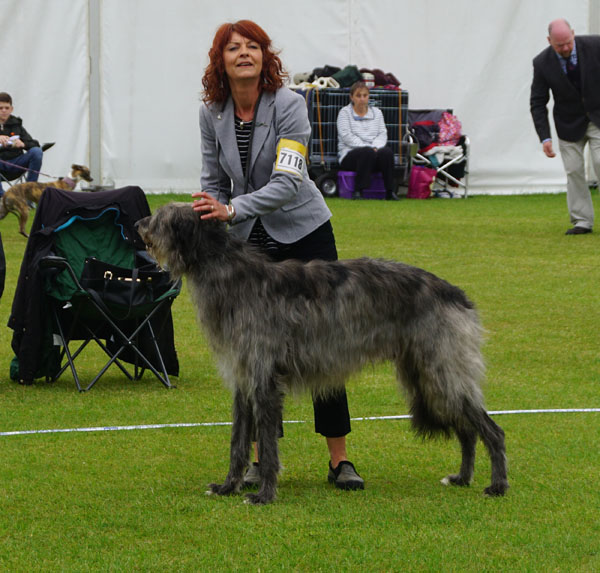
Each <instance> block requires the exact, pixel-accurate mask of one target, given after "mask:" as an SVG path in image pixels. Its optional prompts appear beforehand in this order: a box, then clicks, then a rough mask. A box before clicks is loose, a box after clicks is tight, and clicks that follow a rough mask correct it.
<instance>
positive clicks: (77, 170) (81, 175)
mask: <svg viewBox="0 0 600 573" xmlns="http://www.w3.org/2000/svg"><path fill="white" fill-rule="evenodd" d="M71 179H73V181H80V180H81V179H84V180H85V181H93V179H92V176H91V175H90V170H89V168H88V167H86V166H85V165H77V163H73V165H71Z"/></svg>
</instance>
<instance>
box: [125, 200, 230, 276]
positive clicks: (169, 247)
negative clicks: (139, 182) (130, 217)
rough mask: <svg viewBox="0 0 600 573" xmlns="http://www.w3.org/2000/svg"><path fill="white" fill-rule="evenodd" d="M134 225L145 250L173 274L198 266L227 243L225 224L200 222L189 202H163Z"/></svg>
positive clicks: (217, 252)
mask: <svg viewBox="0 0 600 573" xmlns="http://www.w3.org/2000/svg"><path fill="white" fill-rule="evenodd" d="M135 227H136V230H137V232H138V234H139V235H140V237H141V239H142V241H144V243H145V244H146V248H147V250H148V252H149V253H150V254H151V255H152V256H153V257H154V258H155V259H156V260H157V261H158V263H159V265H160V266H161V267H163V268H167V269H168V270H169V272H170V273H171V274H172V275H173V276H174V277H180V276H182V275H184V274H186V273H187V272H189V271H190V270H192V269H201V268H202V266H203V265H205V264H207V263H208V261H209V260H210V259H211V258H213V257H216V256H219V255H221V254H222V253H223V252H224V250H225V249H226V245H227V242H228V233H227V232H226V230H225V225H224V223H219V222H218V221H214V220H212V221H202V220H201V219H200V213H196V211H194V210H193V209H192V204H191V203H168V204H167V205H163V206H162V207H160V208H159V209H157V211H156V212H155V213H154V215H151V216H150V217H145V218H143V219H140V220H139V221H138V222H137V223H136V224H135Z"/></svg>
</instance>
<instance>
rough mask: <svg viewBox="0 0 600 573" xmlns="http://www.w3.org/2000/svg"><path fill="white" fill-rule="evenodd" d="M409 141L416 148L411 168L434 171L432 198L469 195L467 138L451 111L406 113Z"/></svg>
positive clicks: (413, 111) (421, 110)
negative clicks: (424, 168) (417, 167)
mask: <svg viewBox="0 0 600 573" xmlns="http://www.w3.org/2000/svg"><path fill="white" fill-rule="evenodd" d="M408 122H409V130H410V131H409V138H410V140H411V143H414V144H415V145H416V147H417V152H416V154H415V155H414V157H413V161H412V164H413V166H420V167H428V168H431V169H435V177H434V180H433V182H432V187H431V193H432V195H433V196H434V197H446V198H448V197H463V198H465V199H466V198H467V195H468V193H469V153H470V141H469V138H468V137H467V136H466V135H464V134H463V133H462V132H461V125H460V122H459V121H458V119H457V118H456V117H455V116H454V115H453V114H452V110H450V109H433V110H431V109H425V110H424V109H419V110H409V112H408Z"/></svg>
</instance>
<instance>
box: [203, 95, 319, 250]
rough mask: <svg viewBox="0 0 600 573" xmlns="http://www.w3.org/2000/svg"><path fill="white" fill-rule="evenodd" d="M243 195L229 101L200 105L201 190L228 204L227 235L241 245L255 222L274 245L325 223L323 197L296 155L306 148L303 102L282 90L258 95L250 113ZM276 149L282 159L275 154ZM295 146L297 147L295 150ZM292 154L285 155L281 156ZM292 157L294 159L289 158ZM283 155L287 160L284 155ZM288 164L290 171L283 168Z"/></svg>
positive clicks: (231, 101) (308, 134)
mask: <svg viewBox="0 0 600 573" xmlns="http://www.w3.org/2000/svg"><path fill="white" fill-rule="evenodd" d="M254 120H255V127H254V135H253V141H252V150H251V157H250V158H249V159H248V163H247V169H248V170H249V185H248V193H247V194H244V175H243V173H242V164H241V161H240V154H239V151H238V147H237V140H236V137H235V126H234V109H233V100H232V99H231V98H229V99H228V100H227V102H226V103H225V104H224V105H223V104H209V105H202V106H201V108H200V134H201V138H202V141H201V149H202V171H201V176H200V184H201V186H202V190H203V191H206V192H208V193H210V194H211V195H212V196H213V197H215V198H217V200H218V201H220V202H221V203H225V204H227V203H228V202H229V201H230V200H231V202H232V204H233V206H234V208H235V213H236V215H235V217H234V219H233V221H232V225H231V229H230V232H231V233H233V234H234V235H235V236H237V237H239V238H241V239H244V240H246V239H247V238H248V236H249V235H250V231H251V230H252V226H253V225H254V222H255V221H256V218H257V217H260V219H261V221H262V224H263V226H264V228H265V229H266V231H267V232H268V233H269V234H270V235H271V236H272V237H273V238H274V239H275V240H276V241H279V242H280V243H286V244H289V243H294V242H296V241H298V240H300V239H301V238H303V237H305V236H306V235H308V234H309V233H311V232H312V231H314V230H315V229H317V228H318V227H320V226H321V225H322V224H323V223H325V222H326V221H328V220H329V218H330V217H331V212H330V211H329V209H328V207H327V205H326V204H325V201H324V199H323V196H322V195H321V193H320V192H319V190H318V189H317V187H316V185H315V184H314V183H313V181H312V180H311V179H310V178H309V176H308V172H307V169H306V161H305V160H304V159H301V155H300V154H299V153H298V151H301V150H302V147H301V146H303V147H306V146H307V145H308V140H309V137H310V124H309V121H308V113H307V111H306V104H305V102H304V98H302V96H300V95H299V94H296V93H295V92H293V91H292V90H290V89H288V88H280V89H279V90H277V92H275V93H267V92H264V93H263V96H262V98H261V101H260V104H259V107H258V110H257V111H256V113H255V118H254ZM282 140H284V141H283V142H282V143H281V146H282V147H283V150H282V151H283V153H279V154H278V151H277V147H278V145H279V144H280V142H281V141H282ZM298 144H300V146H298ZM289 149H291V150H292V153H291V154H289V153H287V151H289ZM294 151H295V153H293V152H294ZM286 153H287V154H286ZM290 159H293V160H294V162H293V164H292V165H293V168H291V169H288V168H286V163H288V162H289V160H290Z"/></svg>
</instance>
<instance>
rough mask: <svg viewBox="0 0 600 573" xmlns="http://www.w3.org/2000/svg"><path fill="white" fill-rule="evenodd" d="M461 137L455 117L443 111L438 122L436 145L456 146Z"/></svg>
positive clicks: (460, 128) (460, 127)
mask: <svg viewBox="0 0 600 573" xmlns="http://www.w3.org/2000/svg"><path fill="white" fill-rule="evenodd" d="M461 135H462V125H461V124H460V121H459V120H458V118H457V117H456V116H455V115H452V114H451V113H448V112H447V111H445V112H444V113H443V114H442V119H441V121H440V134H439V136H438V145H458V140H459V139H460V136H461Z"/></svg>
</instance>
